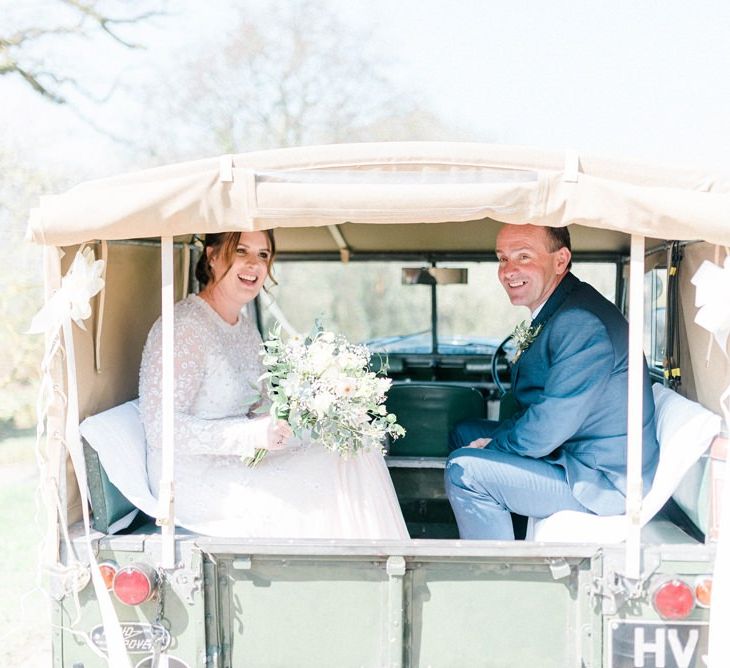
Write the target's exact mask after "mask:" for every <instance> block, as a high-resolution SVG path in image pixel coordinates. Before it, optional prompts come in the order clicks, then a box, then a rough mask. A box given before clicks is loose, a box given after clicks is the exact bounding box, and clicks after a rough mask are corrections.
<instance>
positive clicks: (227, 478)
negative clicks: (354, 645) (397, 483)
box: [140, 295, 408, 539]
mask: <svg viewBox="0 0 730 668" xmlns="http://www.w3.org/2000/svg"><path fill="white" fill-rule="evenodd" d="M161 345H162V344H161V324H160V321H158V322H157V323H155V325H154V326H153V327H152V329H151V330H150V334H149V336H148V339H147V343H146V345H145V349H144V353H143V356H142V366H141V370H140V409H141V413H142V420H143V422H144V427H145V433H146V437H147V468H148V476H149V482H150V489H151V490H152V492H153V493H154V494H155V495H157V494H158V492H159V479H160V464H161V449H160V448H161V397H162V391H161V375H162V372H161V367H162V361H161ZM260 345H261V337H260V335H259V332H258V330H257V329H256V327H255V326H254V325H253V323H251V322H250V321H249V320H248V319H247V318H245V317H244V316H243V315H242V316H240V317H239V319H238V322H237V323H236V324H235V325H230V324H228V323H227V322H226V321H225V320H223V319H222V318H221V317H220V316H219V315H218V314H217V313H216V311H214V310H213V309H212V308H211V307H210V305H209V304H208V303H207V302H205V301H204V300H203V299H201V298H200V297H198V296H197V295H192V296H189V297H188V298H186V299H184V300H183V301H181V302H179V303H178V304H176V306H175V518H176V523H177V524H178V525H180V526H182V527H185V528H186V529H189V530H191V531H195V532H197V533H203V534H207V535H213V536H231V537H255V538H266V537H276V538H368V539H375V538H382V539H406V538H408V533H407V531H406V526H405V523H404V521H403V516H402V514H401V511H400V508H399V506H398V500H397V498H396V495H395V491H394V489H393V485H392V482H391V480H390V475H389V474H388V470H387V467H386V465H385V462H384V460H383V457H382V455H381V454H380V452H377V451H375V450H370V451H364V452H360V453H358V454H356V455H354V456H352V457H350V458H348V459H344V458H342V457H341V456H340V455H338V454H336V453H334V452H331V451H329V450H327V449H326V448H324V447H323V446H321V445H319V444H317V443H316V442H315V443H311V444H303V443H301V442H300V441H298V440H296V439H292V441H293V442H294V443H295V445H294V446H293V447H289V448H287V449H285V450H277V451H271V452H269V453H267V455H266V457H264V459H263V460H262V461H261V462H260V463H259V464H257V465H256V467H254V468H251V467H249V466H247V465H246V464H245V463H244V462H243V461H242V457H248V456H251V455H253V454H254V452H255V449H256V447H257V445H258V444H260V443H261V440H259V439H260V438H261V437H262V435H263V434H264V433H265V431H266V426H267V420H266V418H265V417H262V415H266V414H267V411H266V401H265V399H262V397H261V395H260V392H259V384H258V379H259V377H260V376H261V374H262V373H263V366H262V363H261V359H260V355H259V350H260Z"/></svg>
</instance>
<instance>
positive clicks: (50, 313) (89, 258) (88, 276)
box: [28, 247, 104, 334]
mask: <svg viewBox="0 0 730 668" xmlns="http://www.w3.org/2000/svg"><path fill="white" fill-rule="evenodd" d="M103 271H104V260H95V259H94V251H93V250H92V249H91V248H88V247H87V248H84V249H83V250H81V251H79V252H78V253H76V257H75V258H74V261H73V264H72V265H71V268H70V269H69V270H68V272H66V275H65V276H64V277H63V279H62V280H61V287H60V288H59V289H58V290H57V291H56V292H55V294H54V295H53V296H52V297H51V298H50V299H49V300H48V301H47V302H46V303H45V305H44V306H43V308H41V310H40V311H38V313H36V314H35V316H34V317H33V321H32V322H31V323H30V329H29V330H28V332H29V333H30V334H40V333H42V332H55V331H56V330H58V329H59V328H60V327H61V324H62V323H63V320H64V318H67V317H70V318H71V320H73V321H74V322H75V323H76V324H77V325H78V326H79V327H81V329H86V326H85V325H84V320H86V319H87V318H88V317H89V316H90V315H91V299H92V297H94V296H95V295H96V294H97V293H98V292H100V291H101V289H102V288H103V287H104V279H103V278H102V277H101V276H102V274H103Z"/></svg>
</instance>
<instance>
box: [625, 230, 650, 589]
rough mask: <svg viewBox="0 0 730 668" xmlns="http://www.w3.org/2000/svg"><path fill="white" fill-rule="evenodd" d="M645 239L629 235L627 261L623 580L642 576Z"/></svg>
mask: <svg viewBox="0 0 730 668" xmlns="http://www.w3.org/2000/svg"><path fill="white" fill-rule="evenodd" d="M644 241H645V240H644V237H643V236H640V235H637V234H632V235H631V259H630V260H629V374H628V376H629V387H628V424H627V436H628V438H627V441H628V443H627V448H628V452H627V462H626V469H627V470H626V517H627V521H628V525H629V526H628V537H627V539H626V576H627V577H629V578H632V579H638V578H639V577H640V575H641V503H642V498H643V489H642V475H641V473H642V461H643V457H642V449H643V443H642V437H643V431H644V430H643V421H644V420H643V418H644V416H643V408H644V387H643V383H644V365H643V355H644V350H643V338H644Z"/></svg>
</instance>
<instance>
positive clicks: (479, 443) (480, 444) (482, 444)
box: [466, 438, 492, 448]
mask: <svg viewBox="0 0 730 668" xmlns="http://www.w3.org/2000/svg"><path fill="white" fill-rule="evenodd" d="M491 440H492V439H491V438H477V439H474V440H473V441H472V442H471V443H469V445H467V446H466V447H467V448H486V447H487V446H488V445H489V443H490V442H491Z"/></svg>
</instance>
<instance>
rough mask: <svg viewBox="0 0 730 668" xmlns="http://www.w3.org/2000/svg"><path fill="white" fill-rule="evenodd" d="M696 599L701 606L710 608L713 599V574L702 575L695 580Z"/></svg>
mask: <svg viewBox="0 0 730 668" xmlns="http://www.w3.org/2000/svg"><path fill="white" fill-rule="evenodd" d="M695 600H696V601H697V605H699V606H700V607H701V608H709V607H710V601H711V600H712V576H711V575H701V576H700V577H698V578H697V580H695Z"/></svg>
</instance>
